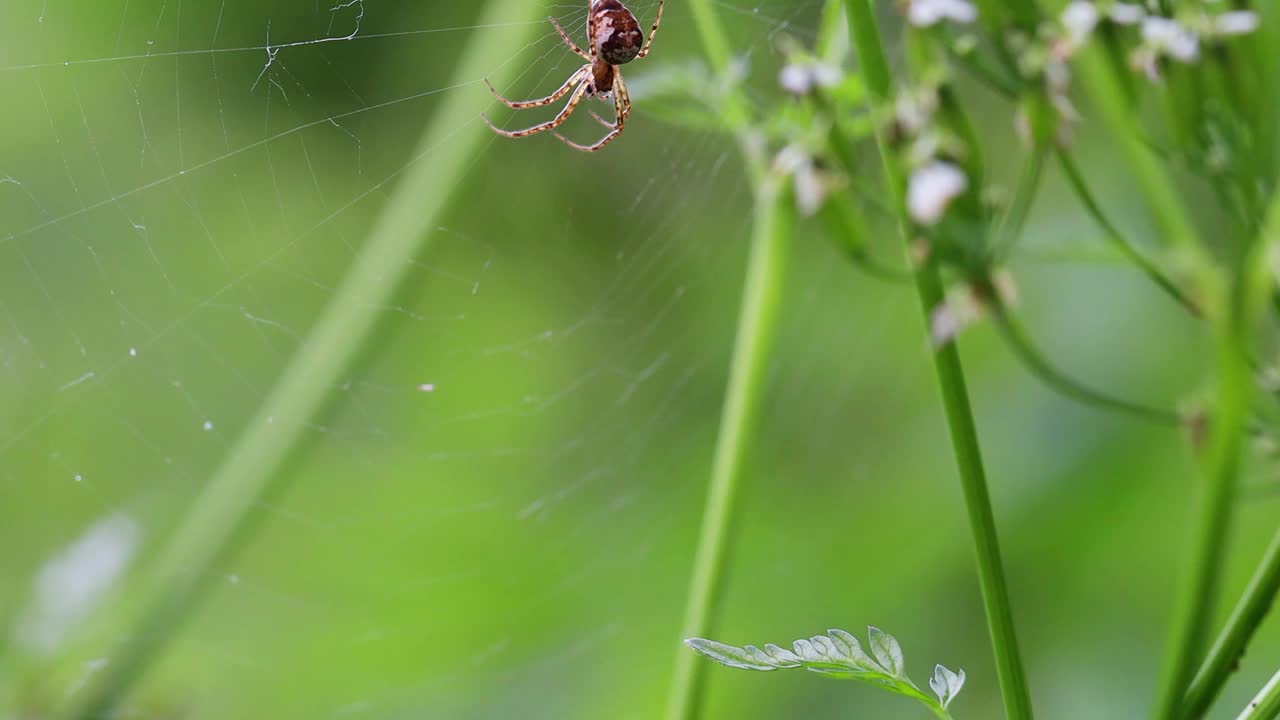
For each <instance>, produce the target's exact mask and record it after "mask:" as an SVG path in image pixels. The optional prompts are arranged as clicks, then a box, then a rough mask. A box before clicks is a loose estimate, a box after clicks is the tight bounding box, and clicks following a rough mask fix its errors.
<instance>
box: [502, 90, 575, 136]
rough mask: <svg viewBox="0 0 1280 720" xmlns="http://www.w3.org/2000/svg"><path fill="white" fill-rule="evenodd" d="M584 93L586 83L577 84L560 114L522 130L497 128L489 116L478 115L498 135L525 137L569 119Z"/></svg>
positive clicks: (557, 125)
mask: <svg viewBox="0 0 1280 720" xmlns="http://www.w3.org/2000/svg"><path fill="white" fill-rule="evenodd" d="M586 94H587V83H582V84H581V85H579V86H578V89H577V90H574V91H573V94H572V95H570V96H569V102H567V103H565V105H564V109H562V110H561V111H560V114H558V115H556V116H555V117H554V118H552V119H550V120H548V121H546V122H544V123H539V124H538V125H534V126H532V127H527V128H525V129H523V130H503V129H502V128H499V127H498V126H496V125H494V124H493V123H492V122H491V121H490V120H489V118H488V117H486V116H485V114H484V113H481V114H480V117H482V118H484V122H485V124H486V125H488V126H489V129H490V130H492V131H494V132H496V133H498V134H499V135H503V136H506V137H509V138H521V137H525V136H526V135H532V134H534V133H540V132H542V131H543V130H550V129H552V128H555V127H559V126H560V125H561V124H563V123H564V121H565V120H568V119H569V116H570V115H572V114H573V109H574V108H576V107H577V106H578V103H579V102H581V101H582V97H583V96H584V95H586Z"/></svg>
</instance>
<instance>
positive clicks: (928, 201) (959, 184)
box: [893, 87, 969, 227]
mask: <svg viewBox="0 0 1280 720" xmlns="http://www.w3.org/2000/svg"><path fill="white" fill-rule="evenodd" d="M937 109H938V93H937V90H936V89H935V88H933V87H924V88H917V89H914V90H908V91H904V92H903V93H901V94H900V95H898V97H897V99H896V100H895V101H894V105H893V119H894V124H895V126H896V128H897V132H898V133H900V134H901V135H903V136H905V137H906V138H909V139H910V142H911V144H910V146H909V147H908V148H907V153H906V162H907V164H908V165H909V166H910V167H911V168H912V170H911V175H910V177H908V179H907V197H906V205H907V213H908V214H909V215H910V216H911V219H912V220H913V221H914V222H916V223H917V224H919V225H923V226H926V227H928V226H932V225H937V224H938V223H939V222H941V220H942V218H943V216H944V215H945V214H946V212H947V208H948V207H950V206H951V203H952V201H954V200H955V199H956V198H958V197H960V196H961V195H963V194H964V192H965V190H968V189H969V178H968V177H966V176H965V174H964V171H963V170H961V169H960V168H959V167H958V166H956V165H955V164H954V163H951V162H949V161H947V160H946V159H945V158H944V153H943V152H942V151H943V145H944V141H943V137H942V134H941V133H939V131H938V130H937V128H935V127H934V124H933V115H934V113H935V112H936V111H937Z"/></svg>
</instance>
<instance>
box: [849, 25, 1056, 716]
mask: <svg viewBox="0 0 1280 720" xmlns="http://www.w3.org/2000/svg"><path fill="white" fill-rule="evenodd" d="M845 9H846V12H847V14H848V19H849V26H850V34H851V35H852V37H853V38H854V43H855V45H856V50H857V54H858V62H859V65H860V67H861V69H862V72H863V76H864V77H865V79H866V81H867V88H868V89H869V90H870V91H871V95H872V98H873V102H874V103H875V104H877V105H878V106H880V107H883V106H884V105H885V104H886V103H887V102H889V101H890V100H891V97H890V94H891V92H892V85H893V80H892V76H891V75H890V74H889V64H888V61H887V59H886V57H885V54H884V45H883V43H882V42H881V40H880V31H879V28H878V26H877V25H876V20H875V15H874V13H873V11H872V5H871V2H870V0H845ZM876 142H877V144H878V146H879V148H880V156H881V160H882V162H883V163H884V166H885V173H886V179H887V181H888V185H889V187H890V190H891V193H892V196H893V198H894V205H895V207H896V208H897V209H898V217H899V227H900V228H901V229H902V237H903V241H904V242H909V240H910V235H909V234H908V233H907V232H906V228H907V227H909V224H908V222H907V217H906V213H905V212H904V211H903V208H904V205H903V183H902V181H901V178H900V173H899V172H898V171H897V168H896V167H895V164H894V160H893V158H892V157H891V155H890V151H889V149H888V148H887V147H886V145H885V142H884V138H883V136H882V134H881V133H879V132H877V134H876ZM915 280H916V290H917V293H918V294H919V297H920V305H921V310H922V312H923V314H924V317H925V324H926V332H927V325H928V316H929V313H930V312H931V311H932V309H933V308H935V307H937V306H938V305H939V304H940V303H941V302H942V301H943V288H942V278H941V275H940V273H939V270H938V267H937V264H936V263H935V262H932V261H929V262H925V263H923V264H921V265H919V266H917V267H916V269H915ZM933 361H934V368H935V370H936V371H937V375H938V385H939V389H940V390H941V393H942V405H943V409H944V410H945V412H946V419H947V426H948V428H949V430H950V435H951V445H952V450H953V452H954V454H955V460H956V465H957V468H958V470H959V472H960V483H961V488H962V490H963V491H964V498H965V507H966V509H967V510H968V515H969V526H970V530H971V532H972V534H973V542H974V552H975V555H976V559H977V565H978V579H979V583H980V586H981V589H982V600H983V607H984V609H985V611H986V616H987V626H988V630H989V632H990V633H991V645H992V650H993V652H994V655H995V660H996V673H997V675H998V677H999V681H1000V693H1001V696H1002V698H1003V701H1004V708H1005V715H1006V717H1007V718H1008V719H1009V720H1030V718H1031V717H1032V711H1031V696H1030V692H1029V691H1028V689H1027V681H1026V674H1025V672H1024V671H1023V667H1022V660H1021V657H1020V654H1019V652H1018V642H1017V635H1016V632H1015V630H1014V624H1013V611H1012V609H1011V608H1010V604H1009V590H1008V586H1007V583H1006V582H1005V578H1004V566H1003V563H1002V561H1001V558H1000V544H999V541H998V540H997V537H996V527H995V516H994V514H993V513H992V510H991V498H990V495H989V494H988V492H987V481H986V472H985V470H984V468H983V464H982V452H981V450H980V448H979V446H978V434H977V429H976V427H975V426H974V421H973V411H972V409H971V408H970V406H969V393H968V389H967V388H966V385H965V377H964V369H963V367H962V365H961V363H960V353H959V350H958V349H957V348H956V345H955V343H948V344H947V345H945V346H944V347H942V348H940V349H939V350H938V351H937V352H936V353H934V356H933Z"/></svg>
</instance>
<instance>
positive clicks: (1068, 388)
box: [992, 305, 1182, 426]
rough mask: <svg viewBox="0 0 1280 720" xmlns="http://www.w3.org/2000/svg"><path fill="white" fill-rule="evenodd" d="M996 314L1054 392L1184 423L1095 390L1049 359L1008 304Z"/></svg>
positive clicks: (1161, 410)
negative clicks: (1028, 334)
mask: <svg viewBox="0 0 1280 720" xmlns="http://www.w3.org/2000/svg"><path fill="white" fill-rule="evenodd" d="M992 317H993V319H994V321H995V324H996V329H997V330H999V331H1000V335H1001V337H1003V338H1004V340H1005V342H1006V343H1007V344H1008V345H1009V348H1010V350H1012V351H1013V353H1014V354H1015V355H1017V356H1018V357H1019V358H1020V359H1021V360H1022V363H1023V365H1025V366H1026V368H1027V369H1028V370H1030V371H1031V372H1032V373H1033V374H1034V375H1035V376H1036V377H1038V378H1040V381H1041V382H1043V383H1044V384H1045V385H1047V386H1049V387H1050V388H1052V389H1053V390H1054V391H1056V392H1058V393H1061V394H1062V395H1063V396H1065V397H1068V398H1070V399H1072V400H1075V401H1076V402H1079V403H1081V404H1084V405H1089V406H1092V407H1097V408H1101V409H1103V410H1109V411H1112V412H1119V413H1124V414H1126V415H1130V416H1133V417H1135V418H1138V419H1140V420H1143V421H1146V422H1154V423H1158V424H1161V425H1170V426H1177V425H1180V424H1182V418H1181V417H1179V416H1178V413H1176V412H1174V411H1172V410H1166V409H1164V408H1156V407H1150V406H1147V405H1142V404H1139V403H1136V402H1132V401H1130V400H1123V399H1120V398H1117V397H1112V396H1111V395H1108V394H1106V393H1104V392H1100V391H1098V390H1094V389H1093V388H1091V387H1089V386H1088V385H1085V384H1084V383H1081V382H1080V381H1078V380H1076V379H1075V378H1073V377H1071V376H1069V375H1066V374H1065V373H1063V372H1062V371H1061V370H1059V369H1058V368H1056V367H1055V366H1054V365H1053V363H1051V362H1049V360H1048V358H1046V357H1045V356H1044V353H1042V352H1041V351H1040V349H1039V348H1038V347H1036V346H1035V343H1033V342H1032V341H1031V338H1030V337H1028V336H1027V333H1026V330H1025V329H1024V328H1023V327H1022V326H1021V325H1020V324H1019V323H1018V321H1017V319H1016V318H1015V317H1014V316H1013V315H1012V314H1011V313H1010V312H1009V308H1007V307H1005V306H1004V305H999V306H997V307H996V308H995V310H994V312H993V313H992Z"/></svg>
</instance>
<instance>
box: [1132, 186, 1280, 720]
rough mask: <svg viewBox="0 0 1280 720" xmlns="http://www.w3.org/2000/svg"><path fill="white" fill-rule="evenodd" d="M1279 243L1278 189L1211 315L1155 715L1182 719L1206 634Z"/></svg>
mask: <svg viewBox="0 0 1280 720" xmlns="http://www.w3.org/2000/svg"><path fill="white" fill-rule="evenodd" d="M1277 247H1280V194H1277V195H1276V196H1275V197H1273V198H1272V201H1271V207H1270V209H1269V211H1268V214H1267V220H1266V223H1265V225H1264V226H1263V231H1262V233H1261V237H1259V238H1253V239H1250V240H1249V244H1248V247H1247V249H1246V251H1245V253H1244V254H1243V256H1242V257H1241V258H1240V259H1239V261H1238V262H1239V267H1238V268H1237V270H1236V272H1234V273H1232V282H1230V283H1229V284H1225V285H1222V286H1221V287H1220V288H1218V293H1217V296H1218V297H1219V298H1221V300H1220V302H1221V306H1220V307H1221V310H1220V311H1219V312H1215V313H1212V314H1211V315H1210V318H1211V320H1213V327H1214V337H1215V345H1216V355H1217V364H1218V397H1217V403H1216V407H1215V409H1214V414H1213V416H1212V418H1211V427H1210V437H1209V444H1208V449H1207V451H1206V453H1205V456H1204V462H1203V465H1204V476H1205V477H1204V483H1203V488H1202V490H1201V493H1202V497H1201V499H1200V502H1199V504H1198V509H1197V516H1196V520H1195V524H1194V525H1193V534H1192V542H1193V546H1192V563H1191V568H1190V571H1189V572H1188V573H1187V577H1186V579H1185V581H1184V582H1185V584H1184V585H1183V588H1182V593H1181V594H1180V595H1179V598H1178V605H1177V608H1176V609H1175V613H1174V623H1173V626H1172V628H1171V632H1170V638H1169V642H1168V647H1167V650H1166V656H1165V663H1164V666H1163V669H1162V672H1161V675H1160V678H1161V682H1160V684H1159V686H1158V687H1159V691H1158V694H1157V695H1156V705H1155V711H1154V713H1153V716H1152V717H1154V718H1158V719H1159V720H1178V719H1179V718H1182V717H1185V709H1184V705H1183V698H1184V697H1185V694H1186V692H1187V689H1188V686H1189V685H1190V682H1191V679H1192V673H1193V672H1194V669H1195V663H1196V660H1197V658H1198V657H1199V656H1200V653H1201V652H1202V651H1203V650H1204V645H1205V642H1206V639H1207V637H1208V623H1209V619H1210V618H1211V617H1212V615H1213V605H1214V601H1215V599H1216V597H1217V590H1218V585H1219V584H1220V582H1221V576H1222V565H1223V562H1222V558H1223V557H1224V556H1225V554H1226V545H1227V530H1228V529H1229V528H1230V524H1231V514H1232V507H1233V500H1234V498H1235V494H1236V485H1237V481H1238V475H1239V468H1240V455H1241V451H1242V446H1243V444H1244V439H1245V425H1246V421H1247V419H1248V415H1249V406H1250V403H1251V401H1252V398H1253V389H1254V388H1253V377H1252V374H1251V370H1250V361H1249V356H1250V352H1251V348H1252V345H1253V337H1254V333H1255V329H1256V327H1257V325H1258V321H1259V319H1260V317H1261V315H1262V312H1263V309H1264V308H1265V307H1266V304H1267V301H1268V298H1269V296H1270V294H1271V289H1272V280H1271V270H1270V267H1269V263H1268V258H1269V257H1270V256H1271V255H1272V253H1274V252H1275V250H1276V248H1277Z"/></svg>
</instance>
